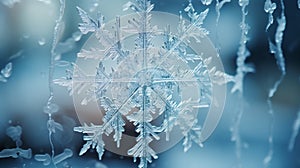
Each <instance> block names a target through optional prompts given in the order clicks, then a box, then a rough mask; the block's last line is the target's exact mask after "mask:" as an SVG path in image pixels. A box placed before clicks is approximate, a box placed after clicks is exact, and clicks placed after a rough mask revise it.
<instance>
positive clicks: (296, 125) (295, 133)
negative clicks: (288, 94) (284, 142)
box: [288, 110, 300, 152]
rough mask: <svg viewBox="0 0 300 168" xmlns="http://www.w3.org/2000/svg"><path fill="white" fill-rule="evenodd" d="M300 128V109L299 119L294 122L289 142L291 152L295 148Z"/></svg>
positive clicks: (299, 112)
mask: <svg viewBox="0 0 300 168" xmlns="http://www.w3.org/2000/svg"><path fill="white" fill-rule="evenodd" d="M299 129H300V110H299V111H298V115H297V119H296V120H295V122H294V126H293V133H292V136H291V138H290V143H289V147H288V149H289V151H290V152H291V151H292V150H293V149H294V145H295V140H296V137H297V136H298V134H299Z"/></svg>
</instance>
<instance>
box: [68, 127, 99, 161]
mask: <svg viewBox="0 0 300 168" xmlns="http://www.w3.org/2000/svg"><path fill="white" fill-rule="evenodd" d="M74 131H75V132H81V133H85V134H90V135H86V136H84V137H83V140H84V141H86V143H85V144H84V145H83V147H82V148H81V150H80V152H79V156H81V155H83V154H85V153H86V152H87V150H88V149H89V148H93V149H95V148H96V151H97V153H98V158H99V160H101V158H102V155H103V153H104V142H103V140H102V134H103V130H102V126H98V125H94V124H91V126H88V125H86V124H84V126H82V127H75V128H74Z"/></svg>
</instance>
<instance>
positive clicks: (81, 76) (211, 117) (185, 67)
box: [54, 0, 226, 168]
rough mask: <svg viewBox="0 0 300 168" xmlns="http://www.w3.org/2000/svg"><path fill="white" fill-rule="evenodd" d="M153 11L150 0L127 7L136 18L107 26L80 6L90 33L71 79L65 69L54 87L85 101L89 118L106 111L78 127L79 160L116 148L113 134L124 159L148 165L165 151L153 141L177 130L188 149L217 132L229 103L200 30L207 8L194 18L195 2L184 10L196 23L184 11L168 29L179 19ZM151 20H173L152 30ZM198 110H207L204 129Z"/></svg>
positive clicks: (217, 65) (84, 27) (219, 66)
mask: <svg viewBox="0 0 300 168" xmlns="http://www.w3.org/2000/svg"><path fill="white" fill-rule="evenodd" d="M153 8H154V5H153V4H151V3H150V1H146V0H136V2H135V3H134V2H128V3H126V4H125V5H124V6H123V9H124V10H129V9H132V10H133V11H134V13H133V14H131V15H128V16H122V17H116V20H115V21H114V22H108V23H105V21H104V17H103V16H102V15H101V14H99V15H98V17H97V19H93V18H91V17H90V16H89V15H88V14H87V12H85V11H84V10H83V9H81V8H79V7H78V8H77V9H78V12H79V15H80V17H81V19H82V21H83V23H81V24H79V29H80V31H81V32H82V33H83V34H88V33H93V34H92V36H91V37H90V39H89V40H88V41H87V42H86V44H85V46H84V48H83V49H82V50H81V52H80V53H79V54H78V58H77V62H76V63H73V64H72V65H73V74H72V71H70V70H67V73H68V77H66V78H61V79H56V80H55V81H54V82H55V83H56V84H58V85H61V86H64V87H67V88H68V91H69V93H70V94H71V95H73V98H74V100H75V101H77V100H78V99H80V104H81V105H80V106H81V107H80V108H82V106H86V109H85V114H84V115H85V116H89V111H91V110H90V108H88V107H90V106H93V105H96V108H97V109H98V110H99V111H100V113H101V114H102V113H103V114H102V116H103V117H102V118H101V120H100V121H99V120H96V121H95V122H90V124H89V125H88V124H86V123H84V122H83V123H84V125H83V126H80V127H75V128H74V131H76V132H81V133H85V134H88V135H86V136H84V138H83V139H84V141H86V143H85V144H84V145H83V147H82V149H81V151H80V155H83V154H84V153H86V152H87V150H88V149H89V148H93V149H94V148H96V151H97V153H98V157H99V159H101V158H102V155H103V153H104V149H108V150H113V149H112V148H113V147H111V144H110V143H109V142H110V141H108V140H107V137H109V136H112V137H111V138H112V139H113V141H114V142H116V146H114V147H115V148H118V149H120V148H122V149H126V151H127V152H126V153H122V154H123V155H128V156H132V157H134V160H135V161H136V158H139V159H140V164H139V167H140V168H143V167H147V164H148V163H151V162H152V159H153V158H154V159H157V158H158V156H157V154H158V153H159V152H161V151H162V150H166V149H157V147H156V146H155V144H157V143H160V142H162V141H166V142H167V141H169V140H170V139H171V138H174V137H173V136H174V135H172V133H173V134H174V131H176V130H180V132H181V135H182V136H181V137H183V138H184V141H183V146H184V151H187V150H188V149H189V148H190V147H191V145H192V142H195V143H196V144H198V145H200V146H202V142H203V141H204V140H206V139H207V138H208V136H209V135H210V134H211V133H212V131H213V129H214V128H215V127H216V123H217V122H218V120H219V117H220V116H221V113H222V108H223V105H224V98H225V87H224V85H222V84H224V83H225V82H224V81H225V80H226V74H225V73H223V71H222V68H223V67H222V64H221V62H220V60H219V57H217V53H216V52H215V49H214V47H212V45H211V43H210V41H209V40H208V38H207V34H208V31H207V30H206V29H205V28H203V27H202V24H203V21H204V19H205V18H206V15H207V13H208V12H209V10H208V9H207V10H205V11H203V12H201V13H197V12H195V9H194V8H193V5H192V3H191V2H190V3H189V5H188V6H187V7H186V8H185V10H184V11H185V12H186V13H187V16H188V17H189V18H190V21H191V22H189V21H187V20H185V19H183V16H182V14H181V13H180V16H179V22H178V20H177V21H175V22H177V23H176V24H177V26H176V27H175V28H174V27H173V26H171V25H170V24H169V23H171V22H172V21H171V20H172V19H173V20H174V16H172V17H171V15H170V14H166V13H161V12H153V11H152V10H153ZM154 17H155V18H164V17H166V18H167V17H169V18H172V19H170V22H168V24H166V25H163V26H161V27H160V26H158V25H155V26H152V22H155V21H153V18H154ZM166 18H164V19H166ZM175 18H176V19H178V17H175ZM176 19H175V20H176ZM155 23H156V22H155ZM162 23H163V22H160V23H156V24H162ZM164 24H165V23H164ZM176 31H177V33H174V32H176ZM111 32H113V33H111ZM87 65H88V66H87ZM219 84H220V85H219ZM214 90H217V91H216V92H213V91H214ZM216 94H219V96H216ZM83 109H84V108H83ZM87 109H89V110H87ZM211 111H216V112H215V114H212V113H211ZM198 112H201V113H202V112H207V118H206V120H205V122H204V124H203V125H200V122H199V121H198V117H197V116H198ZM77 114H78V113H77ZM79 117H80V114H79ZM82 121H84V119H83V120H82ZM89 121H91V120H89ZM130 127H134V130H133V132H135V133H136V134H137V136H136V137H134V139H135V141H134V142H132V141H130V140H128V137H129V136H128V135H124V134H125V131H130ZM181 137H179V139H180V138H181ZM126 145H127V146H126ZM124 146H125V147H124ZM120 151H121V149H120ZM120 151H114V152H116V153H118V152H120Z"/></svg>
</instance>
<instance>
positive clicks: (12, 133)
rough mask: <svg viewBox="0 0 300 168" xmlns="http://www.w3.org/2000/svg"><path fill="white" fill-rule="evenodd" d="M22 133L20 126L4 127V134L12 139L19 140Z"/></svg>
mask: <svg viewBox="0 0 300 168" xmlns="http://www.w3.org/2000/svg"><path fill="white" fill-rule="evenodd" d="M21 134H22V128H21V127H20V126H15V127H14V126H10V127H8V128H7V129H6V135H7V136H9V137H10V138H11V139H12V140H13V141H18V140H20V137H21Z"/></svg>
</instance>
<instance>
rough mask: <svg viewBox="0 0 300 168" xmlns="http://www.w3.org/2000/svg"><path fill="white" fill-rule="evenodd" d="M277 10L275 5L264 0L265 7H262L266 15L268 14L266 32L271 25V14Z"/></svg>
mask: <svg viewBox="0 0 300 168" xmlns="http://www.w3.org/2000/svg"><path fill="white" fill-rule="evenodd" d="M276 8H277V6H276V3H272V1H271V0H266V1H265V5H264V10H265V12H266V13H268V14H269V21H268V24H267V26H266V31H267V30H268V29H269V27H270V26H271V25H272V24H273V22H274V19H273V12H274V11H275V9H276Z"/></svg>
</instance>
